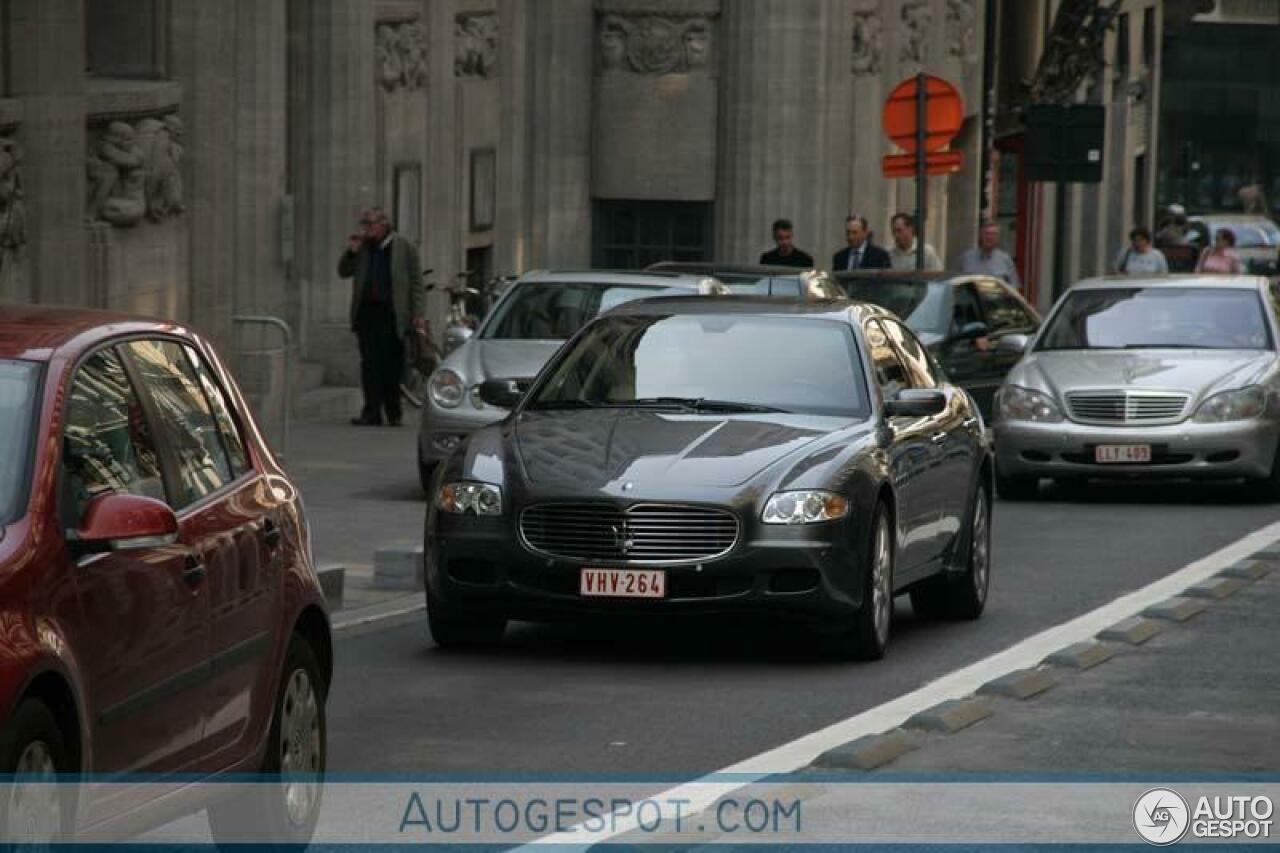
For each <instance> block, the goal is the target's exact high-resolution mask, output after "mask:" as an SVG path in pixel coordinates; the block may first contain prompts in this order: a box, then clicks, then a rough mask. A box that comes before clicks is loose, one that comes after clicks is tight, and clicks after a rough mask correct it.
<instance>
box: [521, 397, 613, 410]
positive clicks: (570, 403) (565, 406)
mask: <svg viewBox="0 0 1280 853" xmlns="http://www.w3.org/2000/svg"><path fill="white" fill-rule="evenodd" d="M528 408H529V410H530V411H535V412H551V411H570V410H574V409H602V408H604V404H603V403H593V402H592V401H590V400H538V401H536V402H533V403H530V404H529V406H528Z"/></svg>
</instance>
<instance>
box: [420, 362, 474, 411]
mask: <svg viewBox="0 0 1280 853" xmlns="http://www.w3.org/2000/svg"><path fill="white" fill-rule="evenodd" d="M429 391H430V393H431V399H432V400H433V401H434V402H435V404H436V405H437V406H440V407H442V408H445V409H456V408H458V406H459V405H461V404H462V399H463V397H465V396H466V395H467V386H466V383H464V382H463V381H462V377H461V376H459V375H458V374H457V373H456V372H455V371H452V370H449V369H447V368H446V369H444V370H437V371H436V372H435V373H434V374H433V375H432V376H431V386H430V388H429Z"/></svg>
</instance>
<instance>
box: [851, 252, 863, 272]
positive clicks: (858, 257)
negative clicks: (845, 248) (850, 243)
mask: <svg viewBox="0 0 1280 853" xmlns="http://www.w3.org/2000/svg"><path fill="white" fill-rule="evenodd" d="M861 266H862V250H861V249H850V250H849V269H851V270H856V269H858V268H860V267H861Z"/></svg>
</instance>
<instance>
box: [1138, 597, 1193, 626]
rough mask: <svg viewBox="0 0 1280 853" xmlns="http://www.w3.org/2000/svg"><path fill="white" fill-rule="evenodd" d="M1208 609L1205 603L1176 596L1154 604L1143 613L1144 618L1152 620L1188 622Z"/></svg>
mask: <svg viewBox="0 0 1280 853" xmlns="http://www.w3.org/2000/svg"><path fill="white" fill-rule="evenodd" d="M1207 607H1208V605H1207V604H1205V603H1204V602H1203V601H1199V600H1197V599H1194V598H1182V597H1181V596H1175V597H1173V598H1169V599H1166V600H1164V601H1162V602H1160V603H1159V604H1153V605H1151V606H1150V607H1148V608H1147V609H1146V610H1144V611H1142V615H1143V616H1150V617H1151V618H1152V619H1164V620H1166V621H1169V622H1186V621H1187V620H1188V619H1190V618H1191V617H1192V616H1195V615H1196V614H1197V613H1200V612H1202V611H1203V610H1205V609H1206V608H1207Z"/></svg>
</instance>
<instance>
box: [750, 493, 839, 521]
mask: <svg viewBox="0 0 1280 853" xmlns="http://www.w3.org/2000/svg"><path fill="white" fill-rule="evenodd" d="M848 512H849V501H848V500H846V499H845V498H844V497H843V496H841V495H837V494H836V493H834V492H824V491H821V490H817V489H814V490H806V491H799V492H778V493H777V494H775V495H773V496H772V497H771V498H769V500H768V502H766V503H765V505H764V523H765V524H816V523H818V522H820V521H835V520H836V519H837V518H844V517H845V515H846V514H848Z"/></svg>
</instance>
